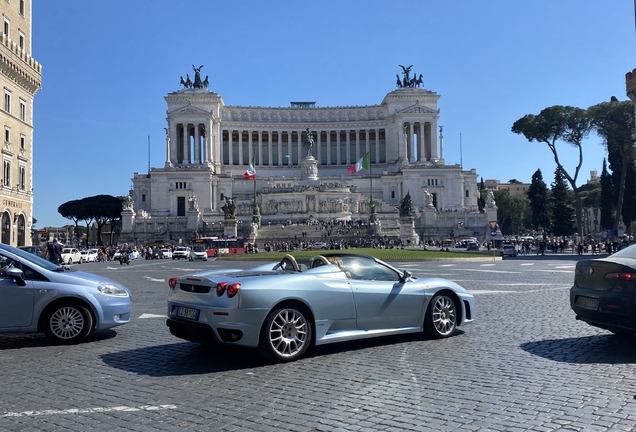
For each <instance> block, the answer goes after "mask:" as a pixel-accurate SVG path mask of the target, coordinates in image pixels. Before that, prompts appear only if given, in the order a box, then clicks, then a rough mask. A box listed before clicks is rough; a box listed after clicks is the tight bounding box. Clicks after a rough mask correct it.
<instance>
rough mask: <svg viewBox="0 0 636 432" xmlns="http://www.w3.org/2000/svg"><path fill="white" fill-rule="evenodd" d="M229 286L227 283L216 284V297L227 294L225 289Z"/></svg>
mask: <svg viewBox="0 0 636 432" xmlns="http://www.w3.org/2000/svg"><path fill="white" fill-rule="evenodd" d="M226 286H227V282H219V283H218V284H216V295H218V296H219V297H221V296H222V295H223V293H224V292H225V287H226Z"/></svg>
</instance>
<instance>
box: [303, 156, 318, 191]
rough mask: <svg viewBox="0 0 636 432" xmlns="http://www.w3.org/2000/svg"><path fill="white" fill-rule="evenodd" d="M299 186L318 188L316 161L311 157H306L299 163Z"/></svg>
mask: <svg viewBox="0 0 636 432" xmlns="http://www.w3.org/2000/svg"><path fill="white" fill-rule="evenodd" d="M299 183H300V185H301V186H320V179H319V178H318V161H317V160H316V158H314V157H313V156H307V157H305V159H303V160H302V161H300V181H299Z"/></svg>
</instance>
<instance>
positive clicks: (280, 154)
mask: <svg viewBox="0 0 636 432" xmlns="http://www.w3.org/2000/svg"><path fill="white" fill-rule="evenodd" d="M278 166H283V133H282V132H281V131H278Z"/></svg>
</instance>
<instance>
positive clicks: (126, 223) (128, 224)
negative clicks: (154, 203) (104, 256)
mask: <svg viewBox="0 0 636 432" xmlns="http://www.w3.org/2000/svg"><path fill="white" fill-rule="evenodd" d="M134 226H135V212H134V211H133V210H132V209H126V210H122V212H121V232H122V234H123V233H132V232H133V228H134Z"/></svg>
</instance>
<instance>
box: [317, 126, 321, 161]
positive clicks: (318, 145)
mask: <svg viewBox="0 0 636 432" xmlns="http://www.w3.org/2000/svg"><path fill="white" fill-rule="evenodd" d="M316 135H318V136H317V137H316V156H317V158H316V159H318V165H320V163H321V161H322V131H318V133H317V134H316Z"/></svg>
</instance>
